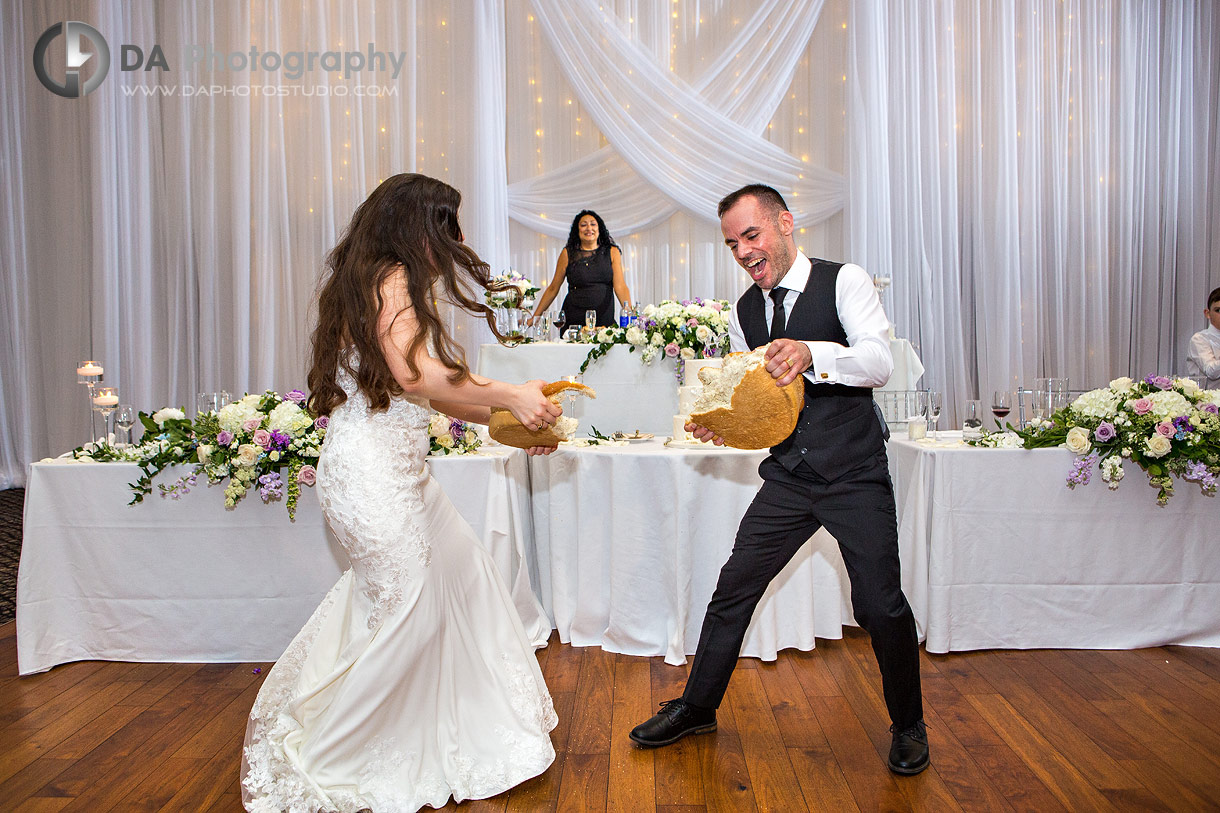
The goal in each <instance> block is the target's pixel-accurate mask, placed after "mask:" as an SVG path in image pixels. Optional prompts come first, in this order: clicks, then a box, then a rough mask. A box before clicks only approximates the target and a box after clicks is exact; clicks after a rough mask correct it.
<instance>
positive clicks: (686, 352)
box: [680, 347, 695, 359]
mask: <svg viewBox="0 0 1220 813" xmlns="http://www.w3.org/2000/svg"><path fill="white" fill-rule="evenodd" d="M680 353H681V355H682V358H684V359H693V358H694V357H695V351H694V350H692V349H691V348H689V347H683V348H682V350H681V351H680Z"/></svg>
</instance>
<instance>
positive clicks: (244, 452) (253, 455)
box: [237, 443, 263, 467]
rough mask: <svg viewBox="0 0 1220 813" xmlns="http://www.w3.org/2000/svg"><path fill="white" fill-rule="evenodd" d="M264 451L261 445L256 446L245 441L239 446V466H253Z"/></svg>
mask: <svg viewBox="0 0 1220 813" xmlns="http://www.w3.org/2000/svg"><path fill="white" fill-rule="evenodd" d="M262 451H263V450H262V449H261V448H260V447H258V446H255V445H254V444H253V443H243V444H242V445H240V446H238V447H237V464H238V465H239V466H247V467H248V466H253V465H254V463H255V462H256V461H257V460H258V456H259V454H260V453H261V452H262Z"/></svg>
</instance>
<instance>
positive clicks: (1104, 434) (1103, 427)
mask: <svg viewBox="0 0 1220 813" xmlns="http://www.w3.org/2000/svg"><path fill="white" fill-rule="evenodd" d="M1117 434H1118V433H1117V432H1115V431H1114V424H1112V423H1107V422H1106V421H1102V422H1101V423H1099V424H1098V425H1097V428H1096V429H1094V430H1093V439H1094V440H1096V441H1097V442H1098V443H1107V442H1109V441H1111V440H1114V436H1115V435H1117Z"/></svg>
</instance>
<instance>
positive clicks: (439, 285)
mask: <svg viewBox="0 0 1220 813" xmlns="http://www.w3.org/2000/svg"><path fill="white" fill-rule="evenodd" d="M461 202H462V195H461V193H460V192H458V191H457V190H456V189H454V188H453V187H452V186H450V185H449V184H447V183H445V182H443V181H438V180H437V179H435V178H429V177H428V176H426V175H417V174H407V173H404V174H401V175H395V176H394V177H392V178H387V179H386V180H385V181H383V182H382V183H381V185H380V186H378V187H377V188H376V189H375V190H374V191H373V194H371V195H369V197H368V200H366V201H365V202H364V203H362V204H360V207H359V208H358V209H356V213H355V214H354V215H352V222H351V223H350V224H348V227H347V231H346V232H345V233H344V235H343V238H342V239H341V240H340V241H339V244H338V245H337V246H335V247H334V249H333V250H332V251H331V252H330V254H329V255H328V256H327V258H326V273H325V274H324V275H323V278H322V282H321V283H320V287H319V291H318V323H317V325H316V326H315V327H314V331H313V337H312V358H311V362H310V368H309V377H308V379H307V380H308V382H309V391H310V394H309V406H310V408H311V409H313V411H314V413H315V414H317V415H329V414H330V413H331V412H332V411H333V410H334V409H335V408H336V407H337V406H339V405H340V404H342V403H343V402H344V401H345V400H347V395H346V394H345V393H344V392H343V389H342V388H341V387H340V386H339V384H338V382H337V381H336V374H337V373H338V369H339V366H340V365H342V366H343V368H344V369H345V370H347V372H348V373H349V374H351V376H352V378H354V379H355V381H356V385H357V386H358V387H359V388H360V390H361V391H362V392H363V393H364V396H365V398H367V399H368V402H369V406H370V407H372V408H373V409H374V410H382V409H385V408H386V407H388V406H389V405H390V397H391V396H394V395H399V394H401V393H402V387H401V386H399V384H398V382H397V381H395V380H394V376H393V375H392V374H391V373H390V367H389V365H388V364H387V363H386V360H385V357H384V356H383V355H382V349H381V337H380V335H378V331H377V327H378V315H379V314H380V313H381V309H382V307H383V305H384V303H383V301H382V297H381V287H382V284H383V283H384V282H385V281H386V280H387V279H388V278H389V277H390V276H392V275H394V274H400V275H402V278H403V280H404V281H405V282H406V285H407V293H408V295H409V296H410V298H411V308H412V309H413V310H414V316H415V319H416V321H417V322H418V323H419V328H420V329H419V331H418V332H417V333H416V334H415V336H414V337H412V339H411V342H410V344H409V345H408V346H407V348H406V353H405V361H406V364H407V369H408V370H409V371H410V374H411V377H412V378H413V379H418V378H419V376H420V370H419V367H418V365H417V364H416V361H415V358H416V355H417V354H418V353H421V352H427V351H428V348H429V346H430V345H429V340H431V350H432V352H433V353H434V354H435V355H436V358H437V360H439V361H440V362H441V364H443V365H445V367H447V368H448V369H449V371H450V372H449V375H448V378H449V381H450V382H452V383H454V384H457V383H459V382H462V381H468V380H471V376H470V369H469V368H468V367H467V366H466V359H465V354H464V353H463V352H462V348H461V347H459V346H458V345H457V343H456V342H454V341H453V339H452V338H451V337H450V336H449V334H448V333H447V332H446V331H445V329H444V327H443V326H442V324H441V319H440V315H439V313H438V312H437V308H436V302H435V301H434V297H436V296H438V295H440V294H441V293H442V292H443V294H444V295H445V297H446V299H448V300H449V301H450V302H452V303H454V304H455V305H458V306H459V307H461V308H463V309H464V310H466V311H469V312H470V313H472V314H474V315H477V316H482V317H483V318H484V319H486V320H487V325H488V327H490V328H491V330H492V332H493V333H494V334H495V335H496V336H497V337H498V338H503V337H502V336H501V335H500V333H499V331H497V330H496V324H495V322H496V320H495V314H494V313H493V311H492V310H491V309H490V308H488V307H487V306H486V305H484V304H483V303H482V302H481V301H480V299H479V298H478V297H481V296H482V293H483V291H485V290H498V289H500V288H503V287H505V286H504V285H502V284H493V283H491V282H490V277H491V271H490V269H489V268H488V265H487V263H485V262H483V261H482V260H480V259H479V256H478V255H477V254H475V253H474V252H473V251H471V250H470V249H469V248H468V247H467V246H466V245H465V244H464V243H463V242H462V229H461V227H460V226H459V225H458V218H457V212H458V206H459V205H460V204H461ZM459 269H460V270H459ZM472 282H473V283H474V285H473V288H474V291H475V293H472V290H471V288H472V286H471V285H470V283H472ZM398 315H401V312H400V313H399V314H398ZM395 318H397V315H396V317H395ZM349 346H350V347H352V348H354V349H355V351H356V355H355V359H356V364H355V366H354V367H353V365H352V360H353V357H352V355H351V354H348V353H344V352H343V351H344V349H345V348H347V347H349Z"/></svg>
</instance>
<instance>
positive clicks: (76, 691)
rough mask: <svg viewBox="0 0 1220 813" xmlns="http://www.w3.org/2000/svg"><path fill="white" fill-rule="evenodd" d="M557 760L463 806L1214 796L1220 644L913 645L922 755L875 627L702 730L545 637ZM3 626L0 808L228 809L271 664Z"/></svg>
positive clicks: (1096, 804)
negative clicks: (915, 753) (46, 639)
mask: <svg viewBox="0 0 1220 813" xmlns="http://www.w3.org/2000/svg"><path fill="white" fill-rule="evenodd" d="M538 659H539V662H540V663H541V665H542V669H543V673H544V674H545V675H546V679H547V684H548V685H549V687H550V689H551V693H552V695H553V697H554V700H555V706H556V709H557V711H558V713H559V718H560V723H559V727H558V728H557V729H556V730H555V732H554V734H553V740H554V742H555V746H556V750H557V752H558V756H557V758H556V760H555V763H554V764H553V765H552V766H551V768H550V769H549V770H548V771H547V772H546V773H545V774H543V775H542V776H540V777H537V778H536V779H533V780H531V781H529V782H527V783H525V784H523V785H520V786H519V787H517V788H514V789H512V790H510V791H508V792H507V793H504V794H502V795H500V796H498V797H496V798H494V799H488V800H483V801H476V802H468V803H466V804H463V805H454V804H452V803H451V804H450V805H449V807H448V808H446V809H454V810H468V811H503V812H505V813H507V811H562V812H563V813H567V811H598V813H600V812H601V811H622V813H636V812H637V811H656V813H702V812H703V811H734V813H736V811H801V810H834V811H842V810H861V811H873V810H896V811H905V810H913V811H914V810H920V811H922V810H936V811H941V810H985V811H993V810H1014V811H1015V810H1029V811H1039V812H1041V811H1056V810H1071V811H1077V810H1173V811H1178V810H1183V811H1185V810H1189V811H1201V810H1220V650H1212V649H1199V648H1192V647H1163V648H1160V649H1147V650H1138V651H1132V652H1107V651H1076V650H1064V651H1058V650H1035V651H1015V652H1014V651H989V652H969V653H958V654H954V655H927V654H923V655H921V659H922V674H923V686H924V703H925V711H926V717H927V722H928V730H929V738H930V742H931V747H932V767H931V768H930V769H928V770H927V771H925V772H924V773H923V774H920V775H919V776H916V777H897V776H894V775H893V774H891V773H890V772H889V771H888V770H887V769H886V767H885V755H886V753H887V751H888V748H889V734H888V732H887V730H886V729H887V727H888V722H889V721H888V720H887V719H886V715H885V706H884V704H883V702H882V699H881V685H880V679H879V677H878V675H877V669H876V665H875V663H874V662H873V655H872V650H871V648H870V647H869V645H868V639H867V638H866V637H865V636H864V635H863V634H862V633H860V632H858V631H855V630H847V631H845V638H844V639H843V640H842V641H823V640H819V641H818V648H817V649H816V650H815V651H813V652H808V653H805V652H792V651H789V652H784V653H781V655H780V658H779V659H778V660H777V661H776V662H774V663H761V662H759V661H756V660H749V659H744V660H742V661H741V662H740V664H739V666H738V669H737V672H736V673H735V674H734V676H733V680H732V683H731V684H730V686H729V692H728V695H727V696H726V698H725V702H724V705H723V706H722V707H721V710H720V714H719V725H720V727H719V730H718V731H717V732H716V733H714V734H709V735H702V736H697V737H690V738H687V739H685V740H682V741H680V742H679V743H677V744H675V745H673V746H670V747H668V748H663V749H658V750H655V751H648V750H642V749H638V748H636V747H634V746H633V745H632V744H631V742H630V741H629V740H628V739H627V732H628V731H629V730H630V729H631V728H632V727H633V726H634V725H636V724H637V723H639V722H641V721H642V720H644V719H645V718H647V717H648V716H649V715H650V714H651V713H652V711H653V710H654V709H655V708H656V704H658V703H659V702H660V701H662V700H666V699H668V698H671V697H675V696H677V695H678V694H680V692H681V688H682V685H683V682H684V681H685V678H686V671H687V670H686V668H685V667H672V666H667V665H665V664H664V663H663V662H662V661H661V659H659V658H652V659H649V658H634V657H627V656H624V655H614V654H611V653H608V652H603V651H602V650H600V649H594V648H586V649H579V648H574V647H571V646H566V645H564V644H560V643H559V642H558V640H555V639H553V640H552V642H551V645H550V646H549V647H547V648H546V649H544V650H541V651H540V652H539V653H538ZM16 664H17V656H16V629H15V626H14V624H13V623H11V622H10V623H8V624H4V625H0V810H16V811H77V810H82V811H83V810H87V811H96V812H97V813H101V812H102V811H108V810H115V811H157V810H164V811H175V812H176V813H177V812H178V811H238V810H241V797H240V792H239V788H238V783H237V774H238V764H239V760H240V753H241V743H242V735H243V733H244V730H245V719H246V714H247V713H248V712H249V709H250V706H251V704H252V703H253V701H254V696H255V694H256V693H257V692H258V688H259V686H260V685H261V683H262V680H263V678H264V677H265V676H266V674H267V670H268V668H269V667H270V664H248V663H247V664H134V663H100V662H82V663H74V664H67V665H64V666H60V667H57V668H55V669H53V670H51V671H50V672H47V673H45V674H41V675H33V676H30V677H25V678H18V677H17V666H16Z"/></svg>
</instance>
